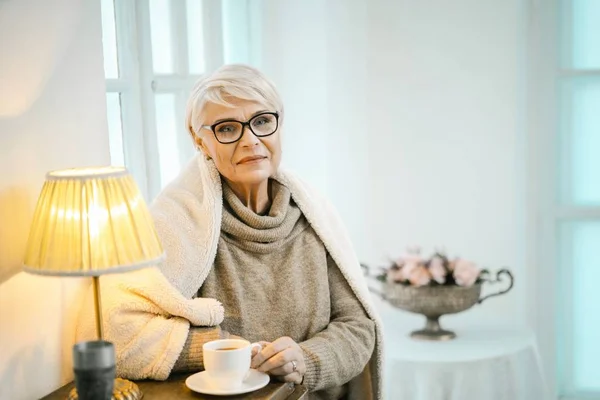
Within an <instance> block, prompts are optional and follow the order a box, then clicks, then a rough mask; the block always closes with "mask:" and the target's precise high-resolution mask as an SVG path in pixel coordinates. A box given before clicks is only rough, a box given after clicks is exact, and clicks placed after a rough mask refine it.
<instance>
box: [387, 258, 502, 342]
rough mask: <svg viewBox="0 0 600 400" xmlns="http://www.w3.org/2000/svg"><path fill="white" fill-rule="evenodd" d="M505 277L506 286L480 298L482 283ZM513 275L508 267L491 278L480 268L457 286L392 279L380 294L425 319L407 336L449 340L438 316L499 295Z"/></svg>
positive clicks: (456, 311)
mask: <svg viewBox="0 0 600 400" xmlns="http://www.w3.org/2000/svg"><path fill="white" fill-rule="evenodd" d="M503 278H507V279H508V281H507V282H508V286H507V287H506V288H505V289H504V290H501V291H499V292H496V293H492V294H489V295H487V296H485V297H481V289H482V286H483V285H484V284H486V283H488V284H489V283H492V284H493V283H498V282H504V279H503ZM513 283H514V278H513V275H512V274H511V273H510V271H509V270H506V269H503V270H500V271H498V272H497V274H496V277H495V278H494V279H492V278H491V277H490V274H489V272H488V271H482V273H481V276H480V278H479V280H478V282H477V283H475V284H474V285H472V286H469V287H463V286H457V285H436V286H421V287H415V286H410V285H404V284H399V283H394V282H384V283H383V287H382V289H383V291H382V293H381V296H382V297H383V299H384V300H386V301H387V302H389V303H390V304H391V305H393V306H394V307H398V308H400V309H402V310H405V311H409V312H412V313H416V314H422V315H424V316H425V318H427V322H426V324H425V327H424V328H423V329H420V330H417V331H414V332H412V333H411V337H413V338H415V339H423V340H450V339H454V338H455V337H456V334H455V333H454V332H452V331H449V330H445V329H443V328H442V327H441V326H440V321H439V319H440V317H441V316H442V315H447V314H456V313H459V312H461V311H465V310H467V309H469V308H471V307H473V306H474V305H475V304H479V303H482V302H483V301H484V300H486V299H489V298H490V297H494V296H499V295H502V294H504V293H507V292H508V291H510V290H511V289H512V287H513Z"/></svg>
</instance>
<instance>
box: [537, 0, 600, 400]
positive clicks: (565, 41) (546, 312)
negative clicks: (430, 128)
mask: <svg viewBox="0 0 600 400" xmlns="http://www.w3.org/2000/svg"><path fill="white" fill-rule="evenodd" d="M565 13H567V14H565ZM570 13H571V11H570V1H567V0H550V1H542V2H530V3H529V6H528V13H527V18H528V23H529V38H528V39H529V42H528V53H529V57H528V61H529V68H528V95H527V96H528V99H529V100H530V101H529V102H528V103H529V104H530V105H529V110H528V117H529V121H528V130H529V137H528V143H527V157H528V160H529V161H528V173H527V176H528V182H529V186H530V187H529V188H528V196H529V201H528V213H529V217H528V221H527V230H528V234H527V238H528V241H529V243H530V246H529V254H528V257H527V260H528V263H529V265H531V266H532V267H531V268H530V271H529V273H528V275H527V280H528V286H529V287H530V288H531V290H530V293H531V294H530V295H529V312H528V320H529V321H530V323H531V325H532V326H533V328H534V330H535V332H536V334H537V338H538V348H539V350H540V355H541V362H542V368H543V370H544V371H545V373H546V377H547V380H548V382H547V383H548V387H549V389H550V395H551V398H554V399H557V398H560V399H563V400H584V399H590V400H591V399H600V393H598V392H589V391H584V390H578V389H577V388H576V387H575V386H574V379H573V378H574V377H573V372H574V369H573V361H574V360H573V356H572V354H573V352H572V349H573V347H572V346H573V341H574V338H573V330H572V323H570V318H571V313H570V310H571V309H572V307H573V297H574V296H573V292H572V277H573V276H572V274H569V273H565V270H564V268H563V267H562V264H563V263H562V262H561V261H560V259H561V258H563V259H564V258H565V257H567V258H568V254H565V253H566V252H565V245H564V243H561V241H560V239H559V237H560V236H559V235H560V232H561V225H562V224H563V223H564V222H566V221H600V205H598V206H584V205H581V206H580V205H574V204H568V203H567V202H563V201H562V199H563V198H564V196H563V193H562V191H563V190H565V189H567V186H566V185H564V179H565V170H564V169H563V168H561V163H566V164H567V165H569V164H570V160H569V159H568V156H569V152H568V148H567V149H565V148H564V146H562V148H561V144H564V139H565V135H564V128H563V127H562V126H561V125H562V123H563V122H564V120H563V118H564V110H563V109H562V107H561V103H562V101H563V93H562V91H561V88H562V85H563V84H564V83H565V82H568V81H569V80H573V79H577V78H580V77H582V76H586V77H591V76H594V77H598V78H599V79H600V69H576V68H572V67H565V66H564V63H563V55H564V54H565V53H564V52H565V48H566V46H568V45H569V43H570V38H569V37H568V36H567V35H565V32H571V31H572V29H571V26H566V25H564V22H565V21H571V20H572V19H571V18H569V16H570V15H571V14H570ZM566 144H567V145H568V143H566ZM548 293H552V295H551V296H548Z"/></svg>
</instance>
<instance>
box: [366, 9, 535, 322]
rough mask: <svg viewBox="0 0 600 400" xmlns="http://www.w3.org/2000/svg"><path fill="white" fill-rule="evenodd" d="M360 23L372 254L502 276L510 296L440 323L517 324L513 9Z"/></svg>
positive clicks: (517, 25) (518, 91)
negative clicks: (411, 252) (413, 255)
mask: <svg viewBox="0 0 600 400" xmlns="http://www.w3.org/2000/svg"><path fill="white" fill-rule="evenodd" d="M368 18H369V27H368V29H369V31H368V37H369V44H370V46H369V48H368V52H367V54H366V58H367V59H368V60H369V64H368V71H369V83H370V84H369V92H368V99H369V104H370V108H369V113H370V120H371V121H372V124H371V129H370V132H371V137H372V140H370V141H369V144H370V151H369V153H370V155H371V157H370V166H371V172H372V174H371V180H370V188H371V190H370V192H371V193H372V195H373V196H372V199H373V203H372V210H373V212H372V223H373V226H372V234H373V236H372V237H373V247H374V251H375V253H376V254H379V255H381V256H387V255H390V256H394V255H397V254H398V251H399V250H401V247H402V246H404V245H406V244H412V243H415V244H421V245H422V246H424V248H425V249H428V250H432V249H433V248H434V247H436V246H443V247H445V248H446V249H447V250H448V251H450V252H451V254H454V255H460V256H464V257H467V258H469V259H472V260H474V261H476V262H478V263H480V264H482V265H483V266H486V267H489V268H492V269H498V268H500V267H504V266H507V267H509V268H510V269H511V270H512V271H513V272H514V274H515V275H516V282H517V285H516V288H515V289H514V291H513V293H511V295H507V296H506V297H502V298H495V299H493V300H490V301H489V302H487V303H484V304H483V305H481V306H477V307H475V308H473V309H472V310H470V311H468V312H466V313H463V314H461V315H460V316H458V317H447V318H448V320H450V319H451V318H456V319H463V320H464V323H474V324H478V323H498V324H520V325H522V324H524V323H525V309H524V307H523V305H524V299H525V292H526V289H525V285H524V283H525V281H524V277H525V272H526V270H525V265H524V254H523V249H522V240H523V237H524V232H523V226H522V223H523V221H522V218H523V216H522V210H523V209H524V208H525V203H524V200H523V199H522V196H521V194H522V190H523V188H522V187H520V185H522V183H521V181H520V180H519V179H518V177H519V175H523V174H524V173H525V171H523V170H520V169H519V166H520V165H521V164H522V162H521V159H520V158H519V157H520V156H521V148H520V146H522V142H521V141H520V137H521V136H523V135H524V134H525V133H524V131H523V129H524V127H523V126H522V123H523V121H521V110H520V107H522V103H521V101H520V98H521V97H522V96H524V94H525V92H524V90H525V88H524V87H522V86H521V85H522V82H521V79H522V78H521V77H522V74H523V73H524V70H523V68H524V65H523V63H524V60H523V59H522V57H523V52H522V48H523V46H524V42H525V37H524V36H523V35H522V34H523V30H522V29H521V24H522V21H523V18H524V16H523V15H522V7H521V0H510V1H501V2H499V1H495V0H484V1H482V0H459V1H453V2H447V1H444V0H428V1H421V2H414V1H410V0H399V1H375V2H369V16H368ZM461 323H462V322H461ZM458 326H460V325H458Z"/></svg>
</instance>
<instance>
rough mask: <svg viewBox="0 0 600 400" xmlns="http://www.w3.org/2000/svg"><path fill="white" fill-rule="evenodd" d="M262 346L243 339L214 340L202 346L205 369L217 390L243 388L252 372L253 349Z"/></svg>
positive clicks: (259, 348)
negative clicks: (245, 380) (249, 373)
mask: <svg viewBox="0 0 600 400" xmlns="http://www.w3.org/2000/svg"><path fill="white" fill-rule="evenodd" d="M254 347H257V348H258V350H259V351H260V350H261V349H262V346H261V345H260V344H258V343H250V342H249V341H247V340H241V339H221V340H213V341H212V342H208V343H205V344H204V345H203V346H202V351H203V357H204V369H205V371H206V373H207V374H208V377H209V378H210V382H211V384H212V385H214V387H215V388H217V389H236V388H238V387H240V386H242V383H243V382H244V379H245V378H246V375H247V374H248V372H249V371H250V362H251V358H252V349H253V348H254Z"/></svg>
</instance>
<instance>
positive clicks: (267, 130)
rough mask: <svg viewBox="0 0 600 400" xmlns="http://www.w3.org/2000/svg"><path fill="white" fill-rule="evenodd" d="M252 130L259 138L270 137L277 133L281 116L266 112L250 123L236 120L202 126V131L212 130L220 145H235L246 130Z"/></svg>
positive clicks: (255, 117) (252, 119)
mask: <svg viewBox="0 0 600 400" xmlns="http://www.w3.org/2000/svg"><path fill="white" fill-rule="evenodd" d="M246 126H247V127H248V128H250V131H251V132H252V133H253V134H254V135H255V136H257V137H265V136H270V135H272V134H274V133H275V131H276V130H277V128H278V127H279V114H277V113H274V112H265V113H260V114H257V115H255V116H254V117H252V118H250V119H249V120H248V122H241V121H237V120H235V119H228V120H225V121H219V122H217V123H216V124H213V125H202V126H201V127H200V128H201V129H210V130H211V131H212V132H213V133H214V135H215V138H216V139H217V140H218V141H219V143H224V144H227V143H234V142H237V141H238V140H240V139H241V138H242V135H243V134H244V128H246Z"/></svg>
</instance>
